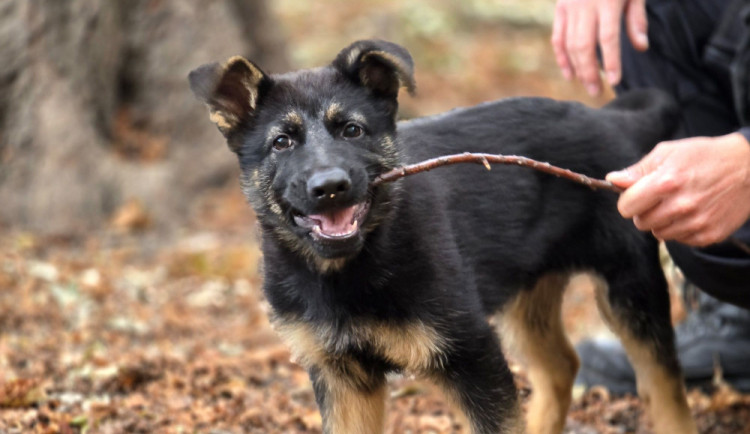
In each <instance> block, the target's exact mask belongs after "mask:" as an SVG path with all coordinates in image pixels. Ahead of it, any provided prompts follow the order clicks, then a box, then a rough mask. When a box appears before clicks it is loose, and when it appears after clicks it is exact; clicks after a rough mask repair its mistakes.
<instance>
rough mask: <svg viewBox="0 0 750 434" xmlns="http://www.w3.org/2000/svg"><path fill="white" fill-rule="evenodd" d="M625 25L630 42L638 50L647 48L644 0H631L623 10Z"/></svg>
mask: <svg viewBox="0 0 750 434" xmlns="http://www.w3.org/2000/svg"><path fill="white" fill-rule="evenodd" d="M625 26H626V29H627V32H628V37H629V38H630V42H632V43H633V47H635V49H636V50H639V51H646V50H647V49H648V19H647V18H646V0H631V1H629V2H628V4H627V6H626V10H625Z"/></svg>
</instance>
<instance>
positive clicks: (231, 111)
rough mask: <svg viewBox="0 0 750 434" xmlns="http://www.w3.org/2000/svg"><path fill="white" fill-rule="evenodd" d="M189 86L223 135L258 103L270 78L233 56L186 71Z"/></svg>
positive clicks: (243, 59)
mask: <svg viewBox="0 0 750 434" xmlns="http://www.w3.org/2000/svg"><path fill="white" fill-rule="evenodd" d="M188 80H189V81H190V89H192V91H193V93H194V94H195V96H196V97H197V98H198V99H200V100H201V101H203V102H204V103H206V105H207V106H208V111H209V114H210V116H209V117H210V118H211V121H213V122H214V123H215V124H216V126H217V127H219V131H221V133H222V134H224V136H225V137H229V135H230V134H231V133H232V132H233V131H235V129H236V128H237V127H238V126H239V125H240V124H241V123H242V122H243V121H245V120H247V119H249V118H250V117H251V116H252V115H253V113H254V112H255V109H256V108H257V106H258V100H259V98H260V97H261V96H262V94H263V92H264V91H265V89H266V88H267V87H268V86H269V85H270V79H269V78H268V76H266V74H264V73H263V71H261V69H260V68H258V67H257V66H256V65H255V64H253V63H252V62H250V61H249V60H247V59H245V58H243V57H241V56H235V57H232V58H230V59H229V60H228V61H227V62H226V63H225V64H223V65H220V64H218V63H211V64H207V65H203V66H201V67H198V68H196V69H194V70H193V71H190V74H189V75H188Z"/></svg>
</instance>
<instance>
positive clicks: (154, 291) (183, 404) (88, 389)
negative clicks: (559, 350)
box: [0, 192, 750, 433]
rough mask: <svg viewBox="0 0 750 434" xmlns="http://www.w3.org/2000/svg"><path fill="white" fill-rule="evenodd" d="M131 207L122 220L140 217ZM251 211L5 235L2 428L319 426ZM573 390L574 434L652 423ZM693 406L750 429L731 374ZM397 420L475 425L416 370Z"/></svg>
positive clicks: (392, 412) (729, 425)
mask: <svg viewBox="0 0 750 434" xmlns="http://www.w3.org/2000/svg"><path fill="white" fill-rule="evenodd" d="M237 194H238V193H236V192H233V193H230V194H228V195H227V201H229V200H231V201H232V202H234V200H236V199H237V200H239V197H235V195H237ZM128 213H130V214H128ZM123 215H124V217H121V218H122V219H124V220H122V221H120V222H119V223H118V224H121V225H125V226H127V225H131V226H132V225H133V224H135V223H137V222H138V221H139V219H138V218H134V216H136V217H137V216H138V213H137V212H134V211H133V210H129V211H127V212H126V213H125V214H123ZM246 218H247V219H248V221H247V225H237V226H236V228H235V229H234V230H226V229H223V230H212V229H211V228H210V227H209V229H208V230H205V231H201V232H187V233H184V234H180V235H179V236H177V237H172V238H169V239H166V238H164V237H163V236H159V235H155V234H149V233H148V232H141V233H140V234H135V235H134V234H132V233H128V234H123V233H122V231H119V230H117V228H116V227H115V229H114V230H113V231H110V232H107V233H105V234H102V235H100V236H98V237H95V238H68V239H65V238H37V237H34V236H32V235H30V234H27V233H12V232H9V233H4V235H3V238H2V241H1V243H2V244H1V245H0V252H2V253H1V254H0V288H2V290H0V432H2V433H26V432H38V433H58V432H59V433H79V432H90V433H94V432H96V433H124V432H128V433H133V432H136V433H137V432H141V433H150V432H167V433H179V432H188V433H192V432H201V433H203V432H205V433H317V432H320V429H321V420H320V416H319V414H318V411H317V409H316V406H315V401H314V397H313V392H312V389H311V386H310V383H309V381H308V379H307V375H306V373H305V372H304V371H303V370H302V369H301V368H300V367H299V366H297V365H296V364H294V363H293V362H291V361H290V360H289V352H288V351H287V349H286V348H285V347H284V346H283V345H282V344H281V343H280V342H279V340H278V339H277V337H276V336H275V334H274V332H273V331H272V329H271V327H270V326H269V323H268V319H267V313H268V306H267V304H266V302H265V301H264V297H263V294H262V292H261V289H260V284H261V282H260V279H259V276H258V261H259V259H260V252H259V251H258V248H257V244H256V242H255V235H254V230H253V229H252V223H251V222H250V220H251V219H252V217H251V216H249V215H248V216H246ZM589 295H590V294H588V290H587V289H586V285H585V284H582V285H577V287H576V288H573V289H572V290H571V293H570V294H569V296H568V300H567V302H566V309H565V310H566V315H565V316H566V320H565V322H566V324H567V326H568V328H569V329H570V330H571V332H572V334H573V336H574V337H580V336H582V330H586V329H588V330H591V329H592V328H594V329H595V328H596V327H599V326H600V325H598V323H596V322H595V316H596V315H595V314H594V313H593V311H592V306H593V301H592V300H591V298H590V297H589ZM513 370H514V372H515V373H516V374H517V379H518V385H519V387H520V389H521V392H522V396H524V397H526V396H528V395H529V394H530V393H533V391H530V390H529V389H528V384H527V383H526V380H525V377H524V372H523V369H522V367H521V366H518V365H516V364H514V365H513ZM575 394H576V397H575V400H574V404H573V407H572V409H571V411H570V413H569V417H568V422H567V428H566V432H571V433H622V432H639V433H640V432H643V433H646V432H649V428H648V422H647V421H646V420H645V418H644V417H643V411H642V407H641V405H640V403H639V401H638V400H637V399H636V398H633V397H626V398H619V399H615V398H613V397H610V396H609V394H608V393H607V391H606V390H604V389H601V388H595V389H592V390H590V391H588V392H586V393H583V391H576V393H575ZM690 405H691V409H692V411H693V413H694V415H695V417H696V418H697V420H698V423H699V426H700V427H701V432H706V433H740V432H750V429H748V423H749V422H748V421H750V397H748V396H743V395H740V394H737V393H734V392H733V391H731V390H730V389H728V388H726V386H721V387H720V388H719V391H718V392H716V393H714V394H711V395H706V394H702V393H700V392H698V391H692V392H691V394H690ZM387 426H388V428H387V432H389V433H453V432H466V431H465V430H464V429H463V427H462V426H461V424H460V422H459V419H457V418H456V417H455V414H454V412H453V411H452V410H451V408H450V407H449V406H448V405H447V404H446V402H445V401H444V399H443V397H442V396H441V395H440V393H438V392H437V391H436V390H435V389H434V388H433V387H432V386H431V385H430V384H428V383H424V382H422V381H420V380H419V379H414V378H399V379H395V380H394V381H392V384H391V395H390V398H389V399H388V423H387Z"/></svg>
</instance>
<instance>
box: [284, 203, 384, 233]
mask: <svg viewBox="0 0 750 434" xmlns="http://www.w3.org/2000/svg"><path fill="white" fill-rule="evenodd" d="M369 209H370V202H369V201H367V202H362V203H359V204H356V205H352V206H349V207H346V208H340V209H335V210H331V211H326V212H323V213H320V214H310V215H295V216H294V223H296V224H297V226H299V227H303V228H309V229H310V234H311V235H312V236H313V238H317V239H320V240H346V239H349V238H351V237H353V236H355V235H357V233H358V232H359V228H360V227H361V226H362V222H363V220H364V218H365V216H366V215H367V211H368V210H369Z"/></svg>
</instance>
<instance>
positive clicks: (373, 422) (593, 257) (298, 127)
mask: <svg viewBox="0 0 750 434" xmlns="http://www.w3.org/2000/svg"><path fill="white" fill-rule="evenodd" d="M189 80H190V85H191V88H192V90H193V92H194V93H195V95H196V96H197V97H198V98H199V99H200V100H201V101H203V102H204V103H206V105H207V106H208V109H209V114H210V119H211V120H212V121H213V122H214V123H215V124H216V125H217V127H218V128H219V130H220V131H221V133H222V134H223V135H224V136H225V138H226V140H227V143H228V145H229V148H230V149H231V150H232V151H234V153H235V154H236V155H237V157H238V159H239V163H240V167H241V169H242V175H241V182H242V186H243V190H244V193H245V195H246V196H247V198H248V200H249V202H250V204H251V205H252V207H253V209H254V210H255V212H256V214H257V217H258V221H259V224H260V227H261V232H262V250H263V255H264V256H263V265H264V266H263V270H264V291H265V294H266V297H267V298H268V301H269V302H270V304H271V306H272V307H273V318H272V321H273V323H274V325H275V328H276V329H277V330H278V332H279V333H280V334H281V336H282V337H283V338H284V340H285V341H286V342H287V343H288V344H289V346H290V347H291V349H292V351H293V354H294V355H295V357H296V358H297V360H299V362H300V363H301V364H302V365H303V366H304V367H305V368H306V369H307V370H308V372H309V374H310V379H311V380H312V384H313V387H314V390H315V397H316V401H317V403H318V406H319V408H320V410H321V414H322V417H323V431H324V432H325V433H345V434H351V433H379V432H382V430H383V428H384V427H383V425H384V414H383V413H384V404H385V399H386V374H388V373H390V372H408V373H412V374H416V375H420V376H422V377H425V378H428V379H430V380H432V381H434V382H435V383H436V384H438V385H439V386H440V387H441V388H442V389H443V390H444V391H445V394H446V396H447V397H448V399H450V400H451V401H452V402H453V403H454V404H455V406H456V407H457V409H459V410H460V411H461V413H462V414H463V415H464V416H465V418H466V421H467V424H468V426H469V427H470V429H471V432H473V433H506V432H518V431H523V430H524V426H525V429H526V430H527V431H528V432H532V433H555V432H560V431H561V430H562V429H563V427H564V424H565V416H566V412H567V410H568V407H569V404H570V400H571V387H572V384H573V380H574V377H575V373H576V370H577V368H578V360H577V357H576V354H575V351H574V350H573V348H572V347H571V345H570V343H569V341H568V340H567V338H566V337H565V335H564V333H563V330H562V326H561V318H560V303H561V297H562V293H563V289H564V287H565V285H566V283H567V281H568V278H569V276H570V275H571V274H572V273H574V272H580V271H585V272H590V273H592V274H593V275H594V276H596V277H595V280H596V282H597V292H596V294H597V305H598V307H599V310H600V311H601V313H602V314H603V317H604V318H605V320H606V322H607V323H608V325H609V326H610V327H611V328H612V330H613V331H614V332H615V333H616V334H617V335H618V336H619V337H620V339H621V340H622V343H623V344H624V346H625V348H626V350H627V353H628V355H629V357H630V359H631V361H632V363H633V366H634V368H635V371H636V374H637V378H638V390H639V394H640V396H641V398H642V399H643V400H644V402H645V403H646V405H647V407H648V409H649V411H650V413H651V416H652V421H653V423H654V428H655V431H657V432H659V433H690V432H696V428H695V425H694V423H693V421H692V419H691V417H690V412H689V409H688V406H687V404H686V399H685V393H684V389H683V385H682V382H681V377H680V368H679V365H678V362H677V358H676V356H675V348H674V334H673V330H672V327H671V324H670V317H669V298H668V294H667V289H666V283H665V279H664V276H663V274H662V271H661V268H660V264H659V258H658V253H657V242H656V241H655V240H654V239H653V238H652V237H651V236H650V235H649V234H644V233H641V232H639V231H638V230H636V229H635V228H634V227H633V225H632V223H630V222H628V221H625V220H624V219H622V218H620V216H619V215H618V214H617V210H616V205H615V204H616V199H617V197H616V195H614V194H612V193H611V192H598V191H592V190H590V189H589V188H587V187H585V186H582V185H579V184H576V183H572V182H570V181H569V180H563V179H558V178H555V177H553V176H550V175H547V174H542V173H539V172H536V171H533V170H531V169H527V168H520V167H497V168H496V169H493V170H492V171H491V172H487V171H486V170H484V169H481V166H479V168H478V167H477V166H476V165H457V166H450V167H446V168H441V169H439V170H435V171H433V172H430V173H423V174H418V175H415V176H411V177H408V178H405V179H401V180H399V181H396V182H394V183H390V184H382V185H379V186H378V187H372V186H371V182H372V181H373V179H374V178H375V177H376V176H378V175H379V174H381V173H384V172H385V171H387V170H390V169H393V168H395V167H397V166H399V165H404V164H408V163H413V162H417V161H421V160H424V159H427V158H431V157H436V156H440V155H445V154H453V153H457V152H464V151H468V152H484V153H493V154H497V153H502V154H516V155H523V156H527V157H530V158H534V159H537V160H541V161H547V162H550V163H551V164H554V165H557V166H561V167H564V168H568V169H571V170H574V171H577V172H581V173H585V174H588V175H590V176H594V177H603V176H604V175H605V174H606V173H607V172H609V171H611V170H614V169H620V168H622V167H625V166H627V165H629V164H632V163H634V162H635V161H637V160H638V159H639V157H640V156H642V155H643V154H644V153H646V152H647V151H648V150H649V149H650V148H651V147H652V146H653V145H655V144H656V143H657V142H659V141H660V140H663V139H666V138H668V136H669V134H670V132H671V130H672V129H673V128H674V127H675V124H676V122H677V121H676V119H677V117H678V113H677V109H676V108H675V105H674V104H673V103H672V101H671V100H670V99H669V98H668V97H666V96H665V95H663V94H661V93H656V92H639V93H635V94H631V95H629V96H625V97H623V98H620V99H617V100H615V101H614V102H613V103H611V104H609V105H608V106H606V107H604V108H602V109H598V110H596V109H591V108H587V107H584V106H582V105H580V104H577V103H573V102H558V101H553V100H550V99H544V98H512V99H506V100H502V101H498V102H492V103H486V104H482V105H479V106H476V107H471V108H467V109H459V110H454V111H451V112H448V113H445V114H441V115H437V116H431V117H427V118H421V119H416V120H412V121H408V122H397V121H396V117H397V108H398V101H397V97H398V93H399V89H400V88H402V87H405V88H406V89H407V90H408V91H410V92H413V91H414V89H415V83H414V74H413V62H412V59H411V56H410V55H409V53H408V52H407V51H406V50H405V49H404V48H402V47H400V46H398V45H395V44H392V43H389V42H385V41H379V40H368V41H358V42H355V43H353V44H352V45H350V46H348V47H346V48H345V49H344V50H343V51H341V52H340V53H339V54H338V56H337V57H336V58H335V59H334V61H333V62H332V63H331V64H330V65H328V66H325V67H322V68H317V69H309V70H301V71H297V72H291V73H287V74H281V75H268V74H266V73H264V72H263V71H262V70H261V69H260V68H259V67H258V66H256V65H255V64H253V63H251V62H249V61H247V60H245V59H243V58H241V57H233V58H231V59H229V60H228V61H227V62H226V63H224V64H216V63H215V64H209V65H204V66H201V67H199V68H198V69H196V70H194V71H192V72H191V73H190V76H189ZM490 316H496V317H497V323H498V324H499V336H498V334H496V333H495V330H494V329H493V327H492V326H491V325H490V323H489V322H488V318H489V317H490ZM503 348H505V350H506V351H517V352H518V353H519V355H520V356H521V357H522V360H524V361H525V362H526V365H527V368H528V375H529V379H530V381H531V384H532V389H533V393H532V395H531V400H530V403H529V406H528V414H527V418H526V423H525V424H524V423H523V422H522V421H521V418H520V415H519V413H520V411H519V399H518V396H517V392H516V388H515V386H514V383H513V376H512V375H511V372H510V371H509V369H508V364H507V361H506V358H505V357H504V355H503Z"/></svg>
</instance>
